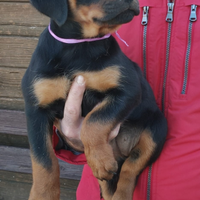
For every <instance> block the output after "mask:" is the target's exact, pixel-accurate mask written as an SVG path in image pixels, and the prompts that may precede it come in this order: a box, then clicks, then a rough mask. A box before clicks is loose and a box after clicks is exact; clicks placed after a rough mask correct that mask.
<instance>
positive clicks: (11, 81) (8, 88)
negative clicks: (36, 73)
mask: <svg viewBox="0 0 200 200" xmlns="http://www.w3.org/2000/svg"><path fill="white" fill-rule="evenodd" d="M24 73H25V69H19V68H10V67H0V91H1V92H0V97H14V98H21V99H22V98H23V97H22V92H21V80H22V77H23V75H24Z"/></svg>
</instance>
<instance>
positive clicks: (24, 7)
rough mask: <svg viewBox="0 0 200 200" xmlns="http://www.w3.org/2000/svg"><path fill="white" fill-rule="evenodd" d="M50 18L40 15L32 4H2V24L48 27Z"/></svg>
mask: <svg viewBox="0 0 200 200" xmlns="http://www.w3.org/2000/svg"><path fill="white" fill-rule="evenodd" d="M49 21H50V20H49V18H48V17H46V16H45V15H43V14H41V13H39V12H38V11H37V10H36V9H35V8H34V7H33V6H32V5H31V4H30V3H26V2H11V1H10V2H0V24H2V25H23V26H29V27H35V26H43V27H44V26H46V25H47V24H48V23H49Z"/></svg>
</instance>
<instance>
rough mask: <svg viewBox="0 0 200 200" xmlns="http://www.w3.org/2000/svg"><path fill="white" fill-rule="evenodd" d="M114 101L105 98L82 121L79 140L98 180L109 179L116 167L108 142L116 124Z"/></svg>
mask: <svg viewBox="0 0 200 200" xmlns="http://www.w3.org/2000/svg"><path fill="white" fill-rule="evenodd" d="M114 106H115V102H114V103H111V101H110V100H108V99H106V100H104V101H102V102H101V103H100V104H98V105H97V106H96V107H95V108H94V109H93V110H92V111H91V112H90V113H88V115H87V116H86V117H85V119H84V121H83V126H82V131H81V140H82V142H83V144H84V152H85V155H86V158H87V162H88V165H89V166H90V167H91V169H92V171H93V174H94V176H95V177H96V178H98V179H100V180H104V179H106V180H110V179H111V178H112V177H113V173H115V172H116V171H117V169H118V165H117V162H116V160H115V158H114V154H113V150H112V147H111V145H110V144H109V142H108V136H109V134H110V132H111V130H112V129H113V128H114V127H115V126H116V125H117V123H119V122H117V121H116V120H115V117H116V116H117V115H119V113H114V112H115V110H116V109H114V108H113V107H114Z"/></svg>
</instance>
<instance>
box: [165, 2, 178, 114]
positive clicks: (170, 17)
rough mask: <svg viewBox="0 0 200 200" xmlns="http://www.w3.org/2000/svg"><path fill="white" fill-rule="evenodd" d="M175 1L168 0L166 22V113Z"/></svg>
mask: <svg viewBox="0 0 200 200" xmlns="http://www.w3.org/2000/svg"><path fill="white" fill-rule="evenodd" d="M174 1H175V0H168V4H167V6H168V12H167V17H166V22H168V29H167V47H166V60H165V71H164V80H163V89H162V112H163V113H164V109H165V103H164V101H165V87H166V80H167V72H168V65H169V50H170V41H171V30H172V22H173V10H174Z"/></svg>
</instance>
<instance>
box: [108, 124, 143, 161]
mask: <svg viewBox="0 0 200 200" xmlns="http://www.w3.org/2000/svg"><path fill="white" fill-rule="evenodd" d="M141 132H142V131H141V130H139V129H135V128H132V129H126V128H123V126H122V128H121V129H120V132H119V134H118V136H117V137H116V138H115V139H113V140H112V141H111V142H110V144H111V146H112V148H113V152H114V156H115V158H116V159H118V158H120V157H121V158H126V157H128V156H129V154H130V152H131V150H132V149H133V148H134V147H135V146H136V145H137V144H138V142H139V139H140V135H141Z"/></svg>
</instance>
